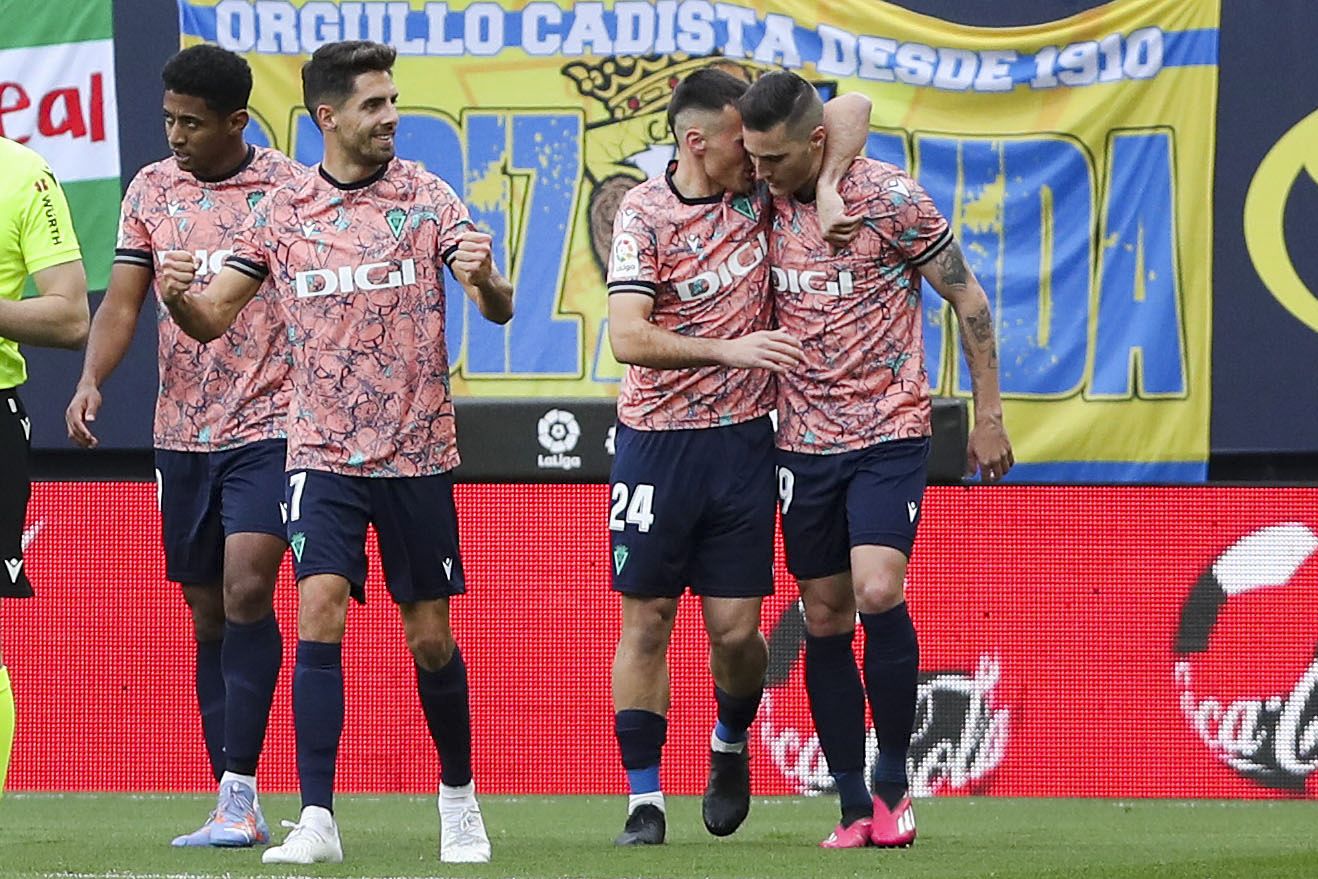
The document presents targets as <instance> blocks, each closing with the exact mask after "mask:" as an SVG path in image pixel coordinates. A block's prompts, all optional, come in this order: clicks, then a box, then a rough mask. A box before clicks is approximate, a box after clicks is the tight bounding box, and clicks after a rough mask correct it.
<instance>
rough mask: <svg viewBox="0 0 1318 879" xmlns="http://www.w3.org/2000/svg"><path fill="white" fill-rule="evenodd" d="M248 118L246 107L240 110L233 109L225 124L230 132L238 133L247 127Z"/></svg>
mask: <svg viewBox="0 0 1318 879" xmlns="http://www.w3.org/2000/svg"><path fill="white" fill-rule="evenodd" d="M249 118H251V117H249V116H248V114H247V109H246V108H243V109H242V110H234V111H233V112H232V113H230V114H229V118H228V119H226V120H225V126H226V127H227V128H228V130H229V133H230V134H240V133H242V132H243V130H245V129H246V128H247V120H248V119H249Z"/></svg>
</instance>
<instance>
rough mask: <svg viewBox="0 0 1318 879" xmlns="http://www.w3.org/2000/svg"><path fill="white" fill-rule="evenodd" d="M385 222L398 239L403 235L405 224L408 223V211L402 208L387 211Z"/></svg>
mask: <svg viewBox="0 0 1318 879" xmlns="http://www.w3.org/2000/svg"><path fill="white" fill-rule="evenodd" d="M384 219H385V222H387V223H388V224H389V231H390V232H393V233H394V237H395V238H398V237H400V236H401V235H402V234H403V224H404V223H406V222H407V211H405V210H403V209H402V208H390V209H389V210H387V211H385V214H384Z"/></svg>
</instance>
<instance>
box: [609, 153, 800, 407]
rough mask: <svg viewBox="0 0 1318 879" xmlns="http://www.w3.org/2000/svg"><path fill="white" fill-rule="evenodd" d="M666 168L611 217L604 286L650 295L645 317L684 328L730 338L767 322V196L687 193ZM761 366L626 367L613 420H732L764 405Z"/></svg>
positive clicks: (766, 387)
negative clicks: (651, 303)
mask: <svg viewBox="0 0 1318 879" xmlns="http://www.w3.org/2000/svg"><path fill="white" fill-rule="evenodd" d="M674 167H675V166H670V167H669V170H668V173H666V174H665V175H664V176H662V177H656V178H654V179H652V180H648V181H646V182H645V183H642V184H641V185H640V186H637V187H636V188H634V189H632V190H631V191H630V192H628V193H627V195H626V196H625V197H624V198H623V200H622V204H621V205H620V206H619V208H618V216H617V218H616V219H615V220H614V223H613V251H612V254H611V255H610V259H609V280H608V285H609V294H610V295H612V294H615V293H643V294H645V295H647V296H652V297H654V310H653V311H652V312H651V314H650V320H651V321H653V322H654V323H655V324H657V325H658V326H660V327H663V328H664V329H667V330H672V331H673V332H675V333H681V334H682V335H686V336H699V337H702V338H713V339H735V338H737V337H739V336H744V335H747V334H748V333H753V332H755V331H756V330H765V329H769V327H770V326H771V322H772V318H773V297H772V294H771V293H770V290H769V263H768V260H767V259H766V256H767V251H768V231H769V216H770V212H769V200H768V198H767V197H766V195H764V194H760V193H751V194H748V195H731V194H723V195H715V196H710V197H708V198H700V199H688V198H684V197H683V196H681V195H680V194H678V192H677V189H676V188H675V187H674V185H673V182H672V173H673V170H674ZM773 404H774V390H773V381H772V376H771V375H770V373H769V372H768V371H767V370H763V369H729V368H728V367H724V366H702V367H696V368H693V369H648V368H646V367H643V366H629V367H627V373H626V376H625V377H624V378H623V382H622V390H621V391H620V392H619V394H618V420H619V421H621V422H622V423H623V424H625V425H627V426H628V427H632V428H636V429H638V430H682V429H690V428H700V427H717V426H720V425H725V424H737V423H739V422H742V421H749V420H751V419H752V418H758V417H760V416H761V415H765V414H767V413H768V412H769V411H770V410H772V409H773Z"/></svg>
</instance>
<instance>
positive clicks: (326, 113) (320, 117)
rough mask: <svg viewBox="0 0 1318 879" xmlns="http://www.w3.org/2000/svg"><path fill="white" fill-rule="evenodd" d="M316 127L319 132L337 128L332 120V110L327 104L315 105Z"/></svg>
mask: <svg viewBox="0 0 1318 879" xmlns="http://www.w3.org/2000/svg"><path fill="white" fill-rule="evenodd" d="M316 126H317V127H318V128H320V130H321V131H332V130H333V129H335V128H337V127H338V124H337V123H336V122H335V120H334V108H333V107H332V106H330V105H329V104H317V105H316Z"/></svg>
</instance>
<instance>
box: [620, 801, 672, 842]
mask: <svg viewBox="0 0 1318 879" xmlns="http://www.w3.org/2000/svg"><path fill="white" fill-rule="evenodd" d="M666 829H667V821H666V820H665V819H664V812H663V810H662V809H660V808H659V807H658V806H652V805H650V804H649V803H645V804H643V805H640V806H637V807H636V808H635V809H633V810H632V813H631V814H630V815H628V816H627V823H626V824H625V825H623V828H622V833H620V834H618V838H617V839H615V840H614V841H613V844H614V845H663V843H664V832H665V830H666Z"/></svg>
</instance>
